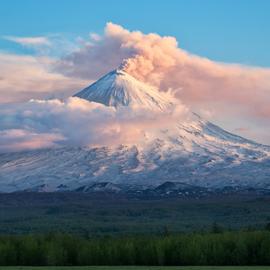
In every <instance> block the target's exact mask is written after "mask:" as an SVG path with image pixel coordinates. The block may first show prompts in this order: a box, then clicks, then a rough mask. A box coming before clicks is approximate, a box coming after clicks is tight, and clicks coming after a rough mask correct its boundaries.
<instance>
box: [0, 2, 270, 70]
mask: <svg viewBox="0 0 270 270" xmlns="http://www.w3.org/2000/svg"><path fill="white" fill-rule="evenodd" d="M269 12H270V1H269V0H237V1H236V0H204V1H200V0H186V1H183V0H168V1H165V0H163V1H161V0H147V1H128V0H98V1H90V0H88V1H87V0H46V1H38V0H1V3H0V36H7V35H8V36H39V35H47V34H53V33H62V34H67V35H72V34H74V35H81V36H85V35H87V34H88V33H89V32H91V31H93V32H102V31H103V28H104V25H105V23H106V22H108V21H112V22H114V23H116V24H120V25H122V26H124V27H125V28H127V29H130V30H137V29H138V30H140V31H142V32H144V33H148V32H157V33H159V34H160V35H172V36H175V37H176V38H177V40H178V42H179V43H180V46H181V47H182V48H184V49H186V50H188V51H190V52H192V53H195V54H198V55H201V56H206V57H208V58H210V59H213V60H217V61H224V62H237V63H243V64H249V65H257V66H270V53H269V47H270V16H269ZM0 48H1V50H9V51H17V52H20V50H22V48H21V47H20V46H18V45H16V44H14V43H12V42H10V41H7V40H4V39H1V40H0Z"/></svg>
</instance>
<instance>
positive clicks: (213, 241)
mask: <svg viewBox="0 0 270 270" xmlns="http://www.w3.org/2000/svg"><path fill="white" fill-rule="evenodd" d="M269 264H270V232H267V231H255V232H223V233H202V234H199V233H196V234H180V235H163V236H137V237H135V236H132V237H118V238H116V237H107V238H91V239H84V238H80V237H78V236H72V235H59V234H48V235H27V236H1V237H0V265H33V266H34V265H269Z"/></svg>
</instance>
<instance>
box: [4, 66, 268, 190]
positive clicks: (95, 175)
mask: <svg viewBox="0 0 270 270" xmlns="http://www.w3.org/2000/svg"><path fill="white" fill-rule="evenodd" d="M75 96H77V97H80V98H84V99H87V100H89V101H91V102H98V103H102V104H104V105H106V106H114V107H115V108H116V109H117V108H119V107H121V106H129V107H130V108H133V107H134V108H138V107H139V108H140V107H142V108H147V109H148V110H151V111H153V113H154V112H155V111H159V113H160V112H163V111H164V112H165V111H168V110H170V109H171V107H172V106H173V99H171V98H170V97H168V96H167V95H166V94H162V93H159V92H157V90H156V89H154V88H152V87H149V86H147V85H145V84H143V83H141V82H138V81H137V80H136V79H134V78H132V77H131V76H130V75H128V74H127V73H125V72H124V71H121V70H116V71H113V72H111V73H109V74H107V75H105V76H104V77H102V78H101V79H100V80H98V81H97V82H96V83H94V84H92V85H91V86H89V87H88V88H85V89H84V90H82V91H81V92H79V93H78V94H76V95H75ZM166 182H167V183H168V182H170V183H178V184H177V185H176V184H166V185H165V186H162V184H164V183H166ZM160 185H161V187H162V188H161V189H162V190H163V189H164V190H165V191H164V192H169V189H173V190H174V192H175V190H177V192H178V190H179V189H181V193H182V191H183V189H184V188H185V187H187V188H188V189H189V190H190V189H191V187H192V188H193V187H197V188H198V187H200V188H207V189H208V188H211V189H220V188H226V187H228V186H229V187H237V188H238V187H245V188H246V187H252V188H264V189H268V188H270V147H269V146H264V145H260V144H257V143H255V142H252V141H250V140H247V139H244V138H242V137H239V136H236V135H234V134H231V133H229V132H226V131H225V130H223V129H221V128H220V127H218V126H216V125H214V124H212V123H210V122H208V121H205V120H204V119H202V118H201V117H200V116H198V115H196V114H191V115H190V116H189V118H188V120H186V121H185V120H181V121H180V120H179V121H177V122H176V123H174V124H173V125H171V126H170V128H165V129H160V130H159V131H158V132H157V133H155V136H154V137H153V136H147V135H146V136H145V138H144V140H143V143H141V144H135V145H118V146H114V147H98V148H89V147H62V148H54V149H43V150H35V151H27V152H19V153H6V154H0V191H1V192H13V191H23V190H24V191H40V192H42V191H43V192H45V191H67V190H74V191H82V192H90V191H91V192H93V191H94V192H95V191H115V192H120V191H123V190H129V191H130V190H148V189H149V188H150V189H152V190H155V188H157V187H158V186H160ZM199 190H200V192H201V189H199ZM157 192H160V188H159V189H157Z"/></svg>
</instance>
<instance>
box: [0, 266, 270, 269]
mask: <svg viewBox="0 0 270 270" xmlns="http://www.w3.org/2000/svg"><path fill="white" fill-rule="evenodd" d="M4 269H6V270H268V269H270V266H224V267H223V266H220V267H216V266H185V267H179V266H177V267H155V266H153V267H150V266H134V267H133V266H119V267H118V266H98V267H96V266H88V267H87V266H84V267H73V266H70V267H68V266H67V267H61V266H58V267H53V266H52V267H47V266H46V267H20V266H18V267H3V266H2V267H0V270H4Z"/></svg>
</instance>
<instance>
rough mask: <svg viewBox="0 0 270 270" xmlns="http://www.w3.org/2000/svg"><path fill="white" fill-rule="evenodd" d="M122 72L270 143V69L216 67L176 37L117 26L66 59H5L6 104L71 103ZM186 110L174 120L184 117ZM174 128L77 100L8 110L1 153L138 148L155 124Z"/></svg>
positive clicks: (1, 126)
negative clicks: (118, 146) (114, 72)
mask: <svg viewBox="0 0 270 270" xmlns="http://www.w3.org/2000/svg"><path fill="white" fill-rule="evenodd" d="M28 41H29V40H28ZM120 65H121V66H122V68H123V69H125V70H126V71H127V72H128V73H129V74H131V75H132V76H134V77H136V78H137V79H139V80H142V81H145V82H147V83H149V84H152V85H154V86H157V87H158V88H159V89H160V90H161V91H167V90H168V89H171V90H173V92H175V94H176V96H177V97H178V98H179V100H181V101H182V102H183V103H184V104H186V105H187V106H188V107H189V108H190V110H193V111H196V112H199V113H200V114H202V115H203V116H205V117H207V118H212V120H213V121H215V122H216V123H218V124H221V126H222V127H224V128H226V129H229V130H230V131H233V132H237V133H238V134H240V135H243V136H248V137H249V138H252V139H255V140H259V141H260V142H264V143H268V144H269V143H270V137H269V132H270V106H269V102H270V69H267V68H257V67H247V66H241V65H237V64H225V63H219V62H215V61H211V60H209V59H206V58H203V57H199V56H196V55H192V54H190V53H188V52H186V51H185V50H183V49H181V48H179V46H178V43H177V41H176V39H175V38H173V37H161V36H159V35H157V34H143V33H141V32H139V31H135V32H130V31H128V30H126V29H124V28H123V27H121V26H119V25H115V24H112V23H108V24H107V26H106V28H105V33H104V35H97V34H95V33H92V34H91V35H90V40H88V41H84V42H83V41H80V47H79V48H78V47H77V49H76V50H75V51H73V52H72V53H69V54H68V55H66V56H65V57H64V58H62V59H60V60H55V59H53V58H50V57H45V56H42V57H41V56H25V55H11V54H7V53H1V54H0V71H1V74H0V103H8V102H14V101H16V102H19V101H26V100H29V99H30V98H34V99H42V98H51V97H56V98H59V97H61V98H62V97H63V98H65V97H68V96H69V95H72V94H74V93H75V92H77V91H78V90H79V89H81V88H84V87H85V86H87V85H89V84H90V83H91V81H93V80H96V79H98V78H99V77H100V76H102V75H104V74H105V73H107V72H109V71H111V70H113V69H115V68H117V67H118V66H120ZM180 107H181V106H180ZM181 108H182V107H181ZM185 110H186V108H185V109H183V110H182V109H180V111H181V113H180V114H179V113H175V115H177V117H178V118H180V117H182V113H183V111H185ZM142 113H143V114H142ZM142 115H143V117H142ZM177 117H176V118H177ZM153 118H154V119H153ZM157 118H158V121H153V120H157ZM169 119H170V120H169ZM162 120H164V121H162ZM178 120H179V119H178ZM171 121H174V117H172V116H170V117H169V116H168V115H163V116H161V115H155V116H154V115H153V114H151V113H149V112H137V113H134V112H133V113H131V112H129V111H125V113H123V112H121V110H120V112H116V111H115V110H114V109H113V108H108V107H104V106H102V105H98V104H94V103H88V102H86V101H83V100H79V99H76V98H70V99H67V101H64V102H63V101H60V100H59V99H54V100H49V101H45V100H34V101H31V102H27V103H23V104H17V105H8V107H5V106H3V105H2V106H1V108H0V132H1V133H0V151H2V152H3V151H9V150H16V149H29V148H30V149H33V148H42V147H50V146H59V145H92V146H93V145H108V144H109V145H111V144H115V143H132V142H137V141H138V140H139V139H140V138H143V136H145V130H148V129H149V128H152V129H158V128H160V127H161V126H160V125H159V126H155V125H154V126H153V124H152V123H155V122H158V123H161V125H163V124H164V125H167V124H168V125H169V124H171V123H172V122H171Z"/></svg>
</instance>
